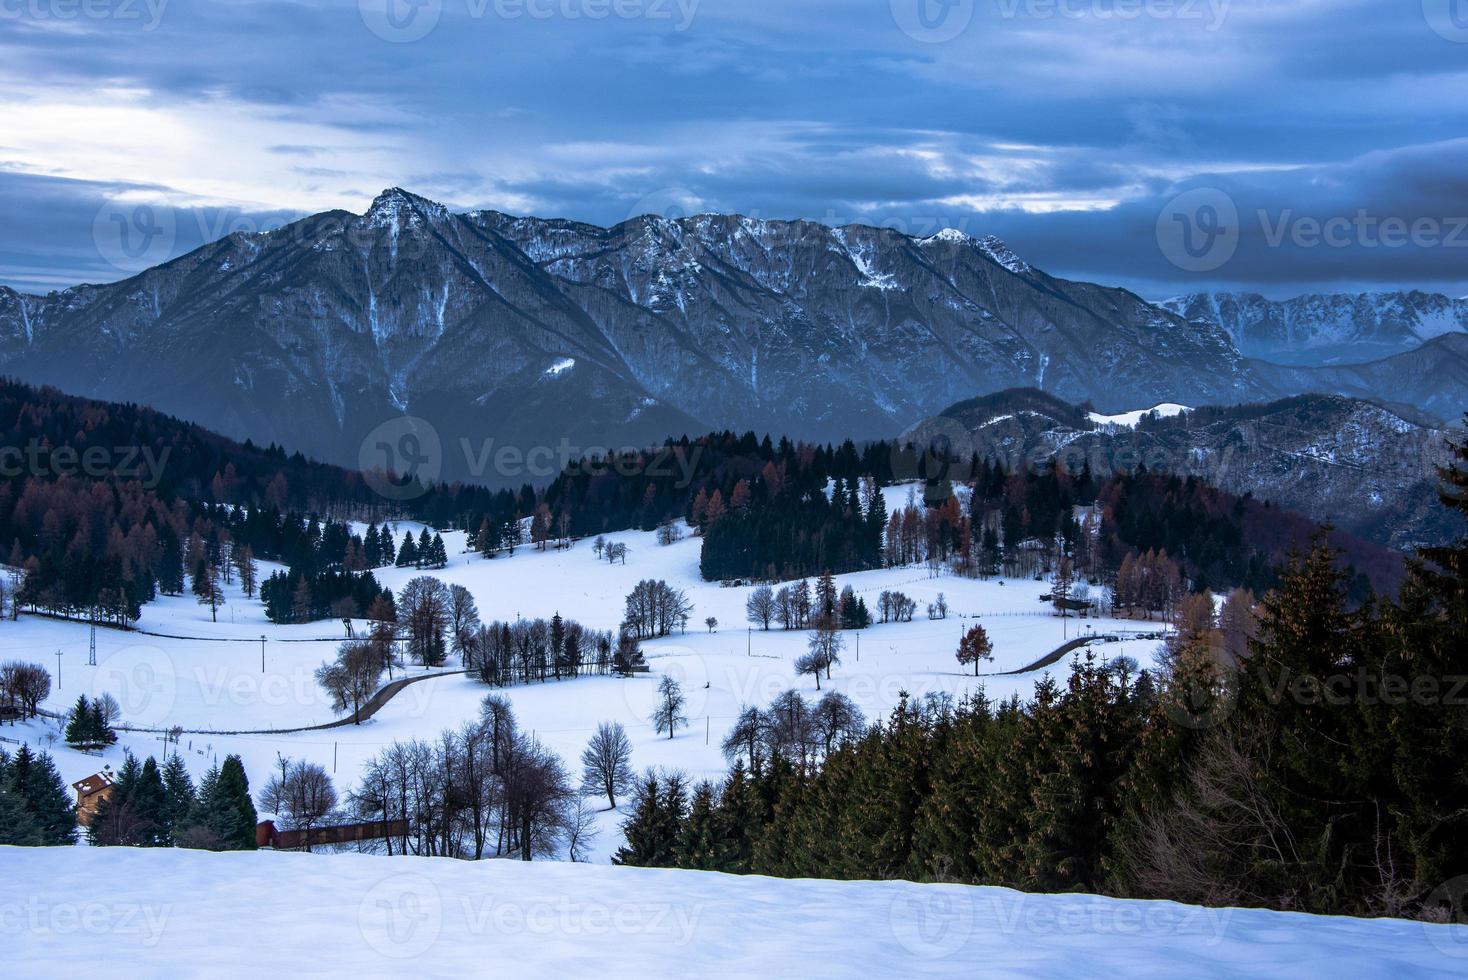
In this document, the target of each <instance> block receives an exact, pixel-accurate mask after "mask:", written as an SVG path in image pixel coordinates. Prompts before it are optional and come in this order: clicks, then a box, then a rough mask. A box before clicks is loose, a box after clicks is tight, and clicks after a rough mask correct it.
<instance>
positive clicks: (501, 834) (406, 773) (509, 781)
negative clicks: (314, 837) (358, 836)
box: [348, 694, 595, 861]
mask: <svg viewBox="0 0 1468 980" xmlns="http://www.w3.org/2000/svg"><path fill="white" fill-rule="evenodd" d="M348 806H349V807H350V808H351V809H352V811H353V813H354V814H355V815H356V816H357V817H358V818H359V819H362V820H405V821H406V822H407V823H406V827H407V829H406V830H405V831H404V832H403V833H401V834H399V835H397V836H395V837H392V838H389V839H388V840H386V841H385V842H383V843H382V844H381V846H383V847H385V848H386V850H387V853H388V854H414V855H436V856H447V857H459V858H472V859H476V860H477V859H480V858H484V857H491V856H511V857H517V858H520V859H522V860H525V861H529V860H531V859H532V858H533V857H537V856H545V855H552V854H558V853H566V854H567V855H568V856H569V857H571V859H572V860H579V859H581V858H583V857H584V856H585V854H586V849H587V847H588V845H589V843H590V841H591V840H592V838H593V837H594V834H595V831H594V828H593V826H592V822H593V813H592V811H591V809H590V808H589V807H588V806H587V804H586V802H585V800H584V799H583V797H582V795H581V793H579V792H578V791H577V790H576V788H575V787H573V786H572V783H571V779H570V776H569V775H568V774H567V772H566V769H565V766H564V765H563V764H562V762H561V760H560V758H559V757H558V756H557V755H556V754H555V753H554V752H552V751H551V750H550V749H548V748H546V747H545V746H544V745H542V744H541V743H540V742H538V741H537V740H535V739H534V738H532V737H531V736H530V735H528V734H526V733H525V732H523V731H521V730H520V729H519V728H518V727H517V725H516V723H515V716H514V712H513V711H512V710H511V707H510V703H509V701H508V700H507V699H505V698H503V697H500V696H498V695H493V694H491V695H489V696H487V697H486V698H485V699H484V702H483V704H482V705H481V709H480V716H479V718H477V719H475V720H472V721H469V722H466V723H465V724H464V725H462V726H461V727H460V728H458V729H457V730H452V729H446V730H444V732H443V733H442V734H440V735H439V737H438V738H437V739H436V740H432V741H423V740H419V739H413V740H411V741H407V742H394V743H393V744H391V745H390V746H388V747H387V748H386V749H384V750H383V751H382V752H381V753H380V754H379V755H378V756H376V757H375V758H374V759H372V760H371V761H369V762H368V763H367V767H366V772H365V773H364V775H363V778H362V781H361V783H360V785H359V786H358V788H357V789H356V790H355V791H353V792H352V793H351V795H350V796H349V798H348Z"/></svg>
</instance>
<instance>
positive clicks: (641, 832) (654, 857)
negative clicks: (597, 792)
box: [612, 772, 662, 868]
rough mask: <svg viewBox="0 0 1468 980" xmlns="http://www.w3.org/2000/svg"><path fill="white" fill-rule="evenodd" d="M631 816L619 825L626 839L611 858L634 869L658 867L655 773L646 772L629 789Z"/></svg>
mask: <svg viewBox="0 0 1468 980" xmlns="http://www.w3.org/2000/svg"><path fill="white" fill-rule="evenodd" d="M632 799H633V806H632V815H631V816H630V817H628V818H627V821H626V822H625V823H623V824H622V836H623V837H624V838H625V839H626V843H624V844H623V845H622V846H621V847H619V848H617V853H616V854H615V855H613V856H612V863H613V864H621V865H626V866H628V867H633V868H655V867H660V866H661V865H660V864H659V863H658V859H659V857H660V856H661V846H660V842H659V838H658V834H659V830H660V828H661V825H662V819H661V812H660V811H661V807H662V793H661V787H660V786H659V785H658V777H657V774H656V773H653V772H648V773H647V774H646V775H645V776H643V777H642V778H641V779H639V780H638V781H637V784H636V785H635V786H634V787H633V790H632Z"/></svg>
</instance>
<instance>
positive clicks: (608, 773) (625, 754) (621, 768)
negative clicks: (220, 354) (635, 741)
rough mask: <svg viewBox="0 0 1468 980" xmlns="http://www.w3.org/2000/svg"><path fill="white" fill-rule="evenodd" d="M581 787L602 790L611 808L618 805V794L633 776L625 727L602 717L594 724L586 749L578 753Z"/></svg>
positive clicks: (589, 790)
mask: <svg viewBox="0 0 1468 980" xmlns="http://www.w3.org/2000/svg"><path fill="white" fill-rule="evenodd" d="M581 766H582V774H581V789H582V791H583V792H586V793H605V794H606V797H607V804H608V805H609V806H610V808H611V809H614V810H615V809H616V808H617V794H618V793H626V792H627V789H628V788H629V787H630V786H631V785H632V781H633V779H634V778H635V777H634V774H633V772H632V743H631V742H630V741H629V740H628V738H627V731H626V729H624V728H623V727H622V726H621V725H620V724H618V723H617V722H608V721H604V722H602V723H601V724H600V725H598V726H596V734H594V735H592V736H591V741H590V742H589V743H588V744H587V746H586V750H585V751H584V752H582V753H581Z"/></svg>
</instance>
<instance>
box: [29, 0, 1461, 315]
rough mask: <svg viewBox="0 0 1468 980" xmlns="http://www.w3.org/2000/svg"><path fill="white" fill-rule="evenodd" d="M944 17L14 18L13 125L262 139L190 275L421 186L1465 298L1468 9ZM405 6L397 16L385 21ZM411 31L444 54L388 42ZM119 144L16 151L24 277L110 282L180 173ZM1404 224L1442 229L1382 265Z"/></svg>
mask: <svg viewBox="0 0 1468 980" xmlns="http://www.w3.org/2000/svg"><path fill="white" fill-rule="evenodd" d="M919 2H926V3H931V2H932V0H852V2H836V0H811V2H806V3H799V4H791V3H785V2H775V0H761V2H750V0H741V2H738V3H735V2H733V0H700V2H695V0H683V2H682V3H681V4H680V3H677V2H673V0H668V2H663V0H657V2H656V3H654V0H626V4H625V5H624V6H616V5H613V4H610V3H599V2H598V0H426V2H425V3H423V4H420V5H418V6H409V5H408V4H407V3H406V0H361V4H360V5H359V3H358V2H357V0H350V2H345V0H334V2H331V3H327V4H324V5H323V4H306V3H281V2H270V3H245V2H227V3H222V2H197V3H183V2H182V0H173V2H164V0H154V7H153V8H150V9H154V10H156V11H157V12H158V14H159V16H158V17H157V18H156V24H154V25H153V26H152V27H151V28H149V27H148V24H147V23H146V22H139V21H135V20H134V21H123V20H109V19H105V18H103V19H99V20H92V21H88V22H85V23H72V24H68V25H65V28H66V29H58V25H57V24H55V23H52V22H48V21H47V20H46V19H45V18H44V17H42V18H37V17H34V16H25V17H11V16H9V15H8V14H7V17H9V22H8V23H7V22H0V63H3V64H8V65H9V66H10V67H9V68H8V69H6V68H0V82H4V83H5V85H6V87H7V89H8V90H9V91H10V92H11V93H12V94H11V96H10V97H9V99H8V100H7V101H6V102H5V103H4V105H5V106H7V107H9V106H15V105H25V104H27V103H44V102H46V101H47V100H56V99H58V98H59V96H58V94H57V93H63V92H64V93H67V94H69V95H70V96H71V97H73V98H75V97H76V96H77V95H78V93H88V92H94V91H95V92H97V93H115V92H123V93H142V94H141V95H138V96H136V97H135V100H134V103H133V104H136V105H138V106H141V107H143V108H144V109H146V110H147V111H149V112H156V113H170V112H177V113H181V114H184V115H185V117H186V118H189V117H187V115H186V110H188V111H193V112H200V111H203V112H207V113H211V114H212V113H213V112H214V111H215V110H218V114H219V115H220V116H227V115H228V114H229V113H240V114H245V113H248V114H250V116H251V119H252V120H254V121H255V123H256V125H254V126H253V127H252V128H241V130H240V131H239V132H238V134H237V136H236V137H235V139H236V140H237V142H236V144H235V145H230V142H231V141H230V140H219V141H218V144H219V145H217V146H211V147H209V148H207V149H203V150H199V151H198V152H199V154H200V158H199V160H198V162H197V163H196V164H192V165H191V166H190V167H189V168H187V172H185V173H183V174H181V175H180V174H175V176H174V177H173V178H172V179H171V180H169V181H164V183H168V184H169V186H167V187H163V188H159V191H160V192H161V193H165V194H168V195H170V196H171V197H176V198H177V199H178V200H179V201H181V202H182V204H183V207H184V210H183V211H181V212H180V213H181V214H185V215H186V216H187V220H185V221H184V222H183V223H182V224H183V225H184V226H187V227H188V228H189V229H190V230H189V231H188V232H187V233H186V234H184V233H181V234H180V235H179V236H178V243H177V248H178V249H182V248H184V247H187V246H188V245H189V244H191V243H192V244H197V242H198V241H200V240H204V239H206V238H207V237H208V236H209V234H210V232H211V230H215V229H218V228H220V227H228V225H229V224H230V222H228V221H221V220H219V219H218V216H217V215H216V216H215V217H214V218H213V219H210V220H203V219H208V218H209V211H210V209H201V210H199V211H198V214H199V215H202V216H203V217H202V219H201V218H196V214H195V210H193V209H191V208H190V202H191V201H193V200H200V199H208V200H210V201H219V200H221V198H223V199H225V205H224V206H223V207H216V208H213V209H212V210H214V211H216V212H221V213H225V214H228V213H231V208H233V213H234V214H235V215H236V216H237V221H236V223H242V224H245V225H249V224H252V223H260V222H268V221H269V220H271V219H272V217H273V216H280V215H285V214H291V213H295V212H296V211H298V210H301V209H305V208H309V207H318V208H322V209H324V208H326V207H330V206H336V205H337V204H338V202H341V201H344V200H346V201H352V202H354V204H355V206H357V207H363V206H365V205H366V204H367V202H368V200H369V199H370V197H371V195H372V194H373V193H375V192H376V190H377V189H378V188H380V187H383V186H389V185H402V186H407V187H409V188H410V189H413V190H416V191H418V192H420V193H423V194H425V195H428V196H433V197H440V198H442V199H444V200H445V201H446V202H447V203H449V204H450V205H453V206H456V207H460V208H465V209H468V208H471V207H479V206H489V207H498V208H502V209H505V210H520V211H524V210H528V211H534V212H536V213H539V214H543V215H556V216H565V217H571V218H578V219H582V220H589V221H595V222H598V223H612V222H615V221H619V220H622V219H624V218H626V217H627V216H629V215H630V214H633V213H637V212H639V211H646V210H656V211H661V210H679V209H681V208H685V207H688V206H695V207H703V208H707V209H711V210H723V211H738V212H742V213H747V214H753V215H757V216H762V217H788V218H793V217H804V218H810V219H814V220H824V221H833V222H837V223H844V222H856V221H866V222H871V223H876V224H885V225H888V226H891V227H896V228H899V229H901V230H907V231H912V232H913V233H918V234H926V233H931V232H932V231H935V230H937V228H938V227H942V226H944V225H949V226H953V227H958V228H959V229H960V230H963V231H965V232H967V233H970V234H985V233H994V234H998V235H1000V236H1001V237H1004V238H1006V239H1007V240H1009V241H1010V242H1011V244H1012V245H1013V246H1014V247H1015V249H1016V250H1017V251H1019V252H1020V253H1021V254H1023V255H1024V256H1025V257H1026V258H1027V259H1028V260H1029V261H1031V262H1032V263H1034V264H1035V265H1037V266H1039V267H1041V268H1045V269H1048V270H1050V271H1052V272H1054V273H1056V274H1060V275H1068V276H1076V277H1085V278H1092V279H1098V280H1102V281H1107V282H1119V283H1122V284H1127V285H1131V286H1133V287H1134V288H1137V289H1138V290H1139V291H1143V292H1145V293H1147V294H1149V295H1150V294H1157V293H1164V292H1176V291H1181V290H1184V289H1194V288H1200V287H1203V286H1207V285H1212V284H1214V283H1225V284H1229V285H1241V286H1245V287H1249V288H1258V289H1261V290H1264V291H1267V292H1271V293H1279V292H1281V291H1287V290H1293V289H1298V288H1318V287H1323V288H1328V287H1331V286H1335V285H1345V286H1352V287H1354V286H1358V285H1368V286H1369V285H1382V286H1394V285H1397V284H1412V285H1427V286H1433V287H1436V288H1442V289H1445V290H1449V291H1455V292H1463V291H1464V284H1465V283H1468V271H1465V267H1468V266H1465V255H1464V253H1465V251H1468V249H1461V248H1458V247H1456V245H1455V244H1453V241H1454V235H1453V230H1452V225H1453V223H1454V221H1455V220H1456V219H1457V217H1458V216H1459V215H1460V214H1461V212H1463V211H1465V210H1468V208H1465V207H1464V204H1463V202H1464V201H1465V199H1468V196H1465V194H1464V190H1465V189H1468V188H1465V186H1464V185H1465V182H1468V179H1465V177H1464V176H1463V175H1464V174H1465V173H1468V169H1465V167H1464V164H1465V163H1468V159H1465V156H1468V152H1465V150H1464V146H1463V144H1462V143H1461V142H1459V140H1460V138H1461V137H1463V136H1465V135H1468V105H1465V103H1468V100H1464V99H1463V98H1462V97H1461V95H1462V92H1463V91H1464V88H1465V80H1468V36H1464V37H1458V36H1457V34H1456V33H1455V30H1454V22H1453V21H1452V20H1450V19H1444V18H1443V17H1441V16H1438V14H1437V13H1435V11H1437V8H1438V7H1440V6H1444V5H1445V4H1449V3H1463V4H1464V5H1465V6H1468V0H1427V2H1426V3H1423V2H1419V0H1407V2H1404V3H1401V4H1385V3H1380V2H1374V0H1295V2H1279V0H1268V2H1266V0H1232V2H1229V0H1175V2H1169V0H1145V2H1144V0H972V2H968V0H964V2H960V3H957V4H955V5H952V6H950V7H947V8H944V9H946V10H948V11H949V13H948V16H949V17H953V18H959V19H958V20H947V21H944V22H943V23H942V24H941V25H940V27H941V28H942V29H941V30H940V31H938V34H936V35H935V34H934V33H933V32H932V31H931V30H929V29H928V28H926V27H923V26H922V25H923V24H925V23H932V17H929V18H928V19H927V20H926V21H924V20H918V19H915V16H914V11H915V10H916V5H917V4H918V3H919ZM28 3H29V4H30V6H34V4H35V3H39V4H41V6H42V7H43V8H44V4H45V0H28ZM387 3H391V4H395V5H399V6H396V7H394V14H395V17H394V19H392V20H390V21H389V20H384V19H383V18H382V17H380V16H378V17H377V19H375V20H374V15H373V11H374V10H375V11H381V10H383V9H385V7H384V5H385V4H387ZM5 9H6V10H7V11H8V10H11V9H12V8H10V7H7V8H5ZM15 9H20V8H15ZM27 9H29V7H27ZM936 9H937V8H936V7H930V8H928V11H927V12H928V13H929V14H932V13H933V11H934V10H936ZM609 11H611V12H609ZM615 11H622V12H623V13H624V14H626V15H625V16H623V15H619V14H618V13H616V12H615ZM655 13H656V14H665V15H666V16H655ZM419 15H431V16H432V23H431V25H429V26H430V27H431V29H428V30H427V31H426V32H425V33H423V34H422V36H421V37H417V38H416V39H411V40H409V39H405V38H404V37H402V36H396V37H394V36H392V31H393V30H397V28H396V27H394V26H392V25H401V24H409V25H410V27H416V26H423V25H428V23H429V22H428V21H415V20H413V18H414V17H417V16H419ZM939 19H940V20H942V18H939ZM960 21H961V22H960ZM384 24H386V25H388V27H386V28H385V27H384V26H383V25H384ZM915 25H916V26H915ZM950 28H958V29H957V30H950ZM385 33H386V34H387V35H389V36H386V37H385V36H384V34H385ZM940 35H941V36H940ZM107 97H111V96H107ZM97 98H98V99H99V104H105V103H101V102H100V100H102V99H103V98H104V96H103V95H100V94H99V95H98V96H97ZM277 129H279V132H278V133H277V132H276V130H277ZM261 133H266V134H269V135H267V136H265V137H264V138H261V135H260V134H261ZM77 138H78V139H80V140H85V139H87V138H88V137H87V134H85V133H78V134H77ZM101 138H102V137H98V139H101ZM108 138H109V139H110V140H111V141H112V142H111V143H109V144H108V149H109V152H108V153H100V152H99V153H97V154H84V153H79V152H76V151H72V152H71V153H70V154H69V155H68V154H66V153H63V152H62V151H59V150H56V149H55V148H54V146H55V142H56V141H55V140H54V139H47V140H40V139H33V138H32V137H31V136H30V135H29V134H27V133H17V134H14V135H13V136H12V134H10V133H6V132H5V131H4V130H3V129H0V159H4V160H8V161H10V162H9V163H7V164H6V165H4V167H3V169H0V202H3V203H4V205H5V207H6V215H7V217H8V219H9V220H8V221H7V222H6V223H5V225H4V226H3V227H4V231H3V232H0V281H4V282H8V283H12V284H16V285H23V286H25V287H27V288H43V287H44V288H49V287H52V286H57V285H61V284H64V283H67V282H72V281H81V280H87V279H104V278H116V272H115V270H112V272H111V273H110V274H109V268H108V266H107V265H106V263H105V262H102V261H100V260H99V259H98V258H97V256H96V254H95V253H96V249H95V248H94V247H92V243H91V240H90V239H91V228H92V223H93V219H94V217H95V215H96V213H97V210H98V208H99V207H101V206H102V204H103V203H104V202H105V201H106V200H108V199H109V196H110V195H113V194H115V193H116V192H117V191H118V189H119V188H121V187H124V186H125V185H126V186H130V185H131V182H137V181H140V180H147V179H153V180H159V179H160V178H159V177H158V176H157V174H158V173H159V172H161V171H159V169H158V168H157V167H155V166H153V165H152V163H153V161H151V160H150V158H149V145H150V142H149V141H150V134H149V133H148V132H146V131H139V132H137V133H136V134H135V138H131V139H130V138H128V137H127V136H126V135H124V136H118V135H117V134H111V135H110V136H109V137H108ZM364 140H366V141H369V142H370V143H371V144H372V145H371V147H370V148H368V147H366V145H365V144H364V143H363V141H364ZM250 141H254V143H255V145H256V146H258V149H259V153H260V154H261V155H260V159H261V160H262V161H269V160H271V159H274V160H276V161H277V162H278V163H279V164H280V168H279V170H271V171H269V173H264V174H262V175H261V179H260V180H259V182H258V183H259V184H260V185H264V188H265V189H264V190H262V188H261V186H254V187H250V188H245V187H243V186H241V187H240V188H239V190H238V192H237V194H236V195H235V203H234V204H233V205H230V204H229V203H228V198H229V197H230V193H229V189H228V188H229V183H230V180H231V179H233V178H230V177H228V176H220V177H219V178H218V179H217V180H206V179H205V178H212V177H215V173H214V168H213V167H211V162H212V161H215V160H217V161H219V162H220V164H221V167H220V171H219V172H220V173H221V174H223V173H224V171H225V170H227V168H226V167H224V166H222V164H224V163H227V162H229V161H230V160H232V159H234V158H235V157H237V156H238V154H239V153H240V151H241V147H242V146H248V145H249V143H250ZM211 154H215V155H216V156H212V157H211ZM114 158H126V161H125V162H124V163H118V164H116V165H113V167H112V168H111V169H107V168H106V167H103V166H101V165H97V166H95V167H92V168H90V169H85V168H84V165H85V164H87V163H88V162H89V161H90V160H92V159H103V160H111V159H114ZM252 159H253V158H252ZM308 164H309V165H308ZM260 166H261V167H262V168H263V167H265V166H266V164H264V163H262V164H261V165H260ZM277 175H278V176H279V179H278V180H277V179H276V177H277ZM195 177H197V178H199V179H200V181H201V184H208V186H207V188H205V187H202V186H194V185H193V184H192V183H191V181H192V180H193V179H194V178H195ZM62 178H71V179H62ZM292 181H294V183H292ZM277 185H279V190H278V193H277V192H276V190H277ZM221 186H222V188H223V189H221ZM38 188H43V190H38ZM1199 188H1207V189H1212V190H1216V191H1217V192H1219V193H1221V194H1223V195H1225V198H1224V199H1225V200H1226V201H1228V202H1230V203H1231V204H1232V206H1233V207H1234V209H1235V211H1236V213H1237V215H1238V226H1237V228H1235V229H1234V234H1233V237H1232V238H1231V239H1230V238H1220V241H1225V242H1231V247H1230V248H1229V254H1228V256H1227V258H1226V260H1225V261H1223V262H1222V263H1221V264H1218V265H1216V266H1214V267H1211V268H1207V269H1205V270H1201V271H1200V270H1199V269H1197V268H1187V267H1186V266H1190V265H1192V266H1196V265H1198V263H1197V262H1196V261H1193V260H1188V259H1184V260H1183V261H1182V263H1181V265H1180V264H1179V262H1177V261H1173V259H1174V258H1175V256H1170V255H1169V250H1168V247H1167V246H1166V244H1165V243H1164V244H1159V240H1158V235H1159V231H1158V228H1159V217H1160V216H1161V217H1163V218H1164V219H1169V218H1170V217H1171V218H1175V217H1176V216H1169V214H1168V209H1169V208H1170V207H1172V206H1173V204H1172V202H1174V201H1175V200H1177V195H1179V194H1181V193H1183V192H1186V191H1189V190H1196V189H1199ZM1195 199H1198V198H1197V197H1196V195H1195V196H1194V197H1193V198H1189V199H1187V200H1195ZM1209 213H1210V214H1211V212H1209ZM1363 214H1364V218H1363V217H1361V216H1362V215H1363ZM1183 217H1184V218H1186V217H1187V216H1183ZM1342 221H1345V222H1346V224H1347V225H1348V226H1349V228H1348V230H1347V232H1346V233H1345V234H1344V236H1343V237H1342V236H1341V235H1340V234H1336V235H1334V236H1333V237H1331V238H1330V240H1329V241H1328V242H1326V243H1323V244H1322V243H1320V242H1316V241H1313V240H1312V236H1311V234H1310V229H1311V222H1316V223H1319V224H1321V225H1322V226H1328V227H1329V228H1331V229H1333V230H1335V231H1337V232H1339V230H1340V228H1341V226H1342V225H1341V223H1342ZM1393 221H1401V222H1406V223H1407V224H1408V225H1409V227H1411V228H1415V229H1416V230H1417V231H1418V232H1421V231H1424V230H1425V229H1428V227H1429V226H1431V225H1433V224H1434V223H1435V227H1436V232H1437V234H1435V235H1427V234H1414V235H1409V236H1408V238H1407V240H1406V241H1404V242H1403V243H1401V244H1392V243H1387V242H1383V241H1380V240H1379V238H1380V236H1379V235H1377V237H1376V239H1373V232H1372V231H1371V228H1372V227H1373V226H1374V227H1375V228H1377V230H1378V231H1379V230H1380V228H1381V222H1393ZM1163 223H1164V224H1166V223H1167V222H1166V220H1165V221H1164V222H1163ZM1179 227H1180V226H1179ZM1199 227H1201V226H1199ZM199 228H202V229H203V231H202V232H200V231H198V230H197V229H199ZM1203 264H1204V265H1210V264H1211V260H1210V261H1209V262H1205V263H1203Z"/></svg>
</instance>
